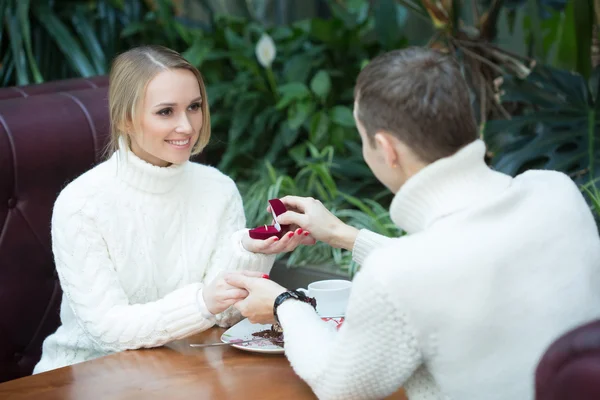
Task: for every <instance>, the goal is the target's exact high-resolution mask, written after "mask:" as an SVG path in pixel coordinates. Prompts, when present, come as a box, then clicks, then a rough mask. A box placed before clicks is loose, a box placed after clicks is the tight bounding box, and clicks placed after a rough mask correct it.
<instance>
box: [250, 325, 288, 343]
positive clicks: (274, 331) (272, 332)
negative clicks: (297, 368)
mask: <svg viewBox="0 0 600 400" xmlns="http://www.w3.org/2000/svg"><path fill="white" fill-rule="evenodd" d="M252 336H255V337H260V338H264V339H268V340H269V341H270V342H271V343H273V344H274V345H276V346H279V347H283V329H282V328H281V325H279V324H278V323H274V324H273V325H271V328H270V329H265V330H262V331H259V332H254V333H253V334H252Z"/></svg>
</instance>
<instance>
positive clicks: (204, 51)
mask: <svg viewBox="0 0 600 400" xmlns="http://www.w3.org/2000/svg"><path fill="white" fill-rule="evenodd" d="M211 50H212V47H211V46H209V45H207V41H206V39H204V38H203V37H201V36H199V37H197V38H196V40H194V42H193V44H192V46H190V48H188V49H187V50H186V51H184V52H183V53H182V54H181V55H182V56H183V57H184V58H185V59H186V60H188V62H189V63H190V64H192V65H193V66H195V67H196V68H200V67H201V66H202V63H203V62H204V60H205V59H206V56H207V55H208V54H209V53H210V51H211Z"/></svg>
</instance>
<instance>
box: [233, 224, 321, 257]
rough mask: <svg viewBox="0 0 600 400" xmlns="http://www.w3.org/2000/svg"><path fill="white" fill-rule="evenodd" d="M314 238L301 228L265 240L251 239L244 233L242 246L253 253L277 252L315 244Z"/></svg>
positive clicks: (285, 251)
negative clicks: (279, 236) (280, 236)
mask: <svg viewBox="0 0 600 400" xmlns="http://www.w3.org/2000/svg"><path fill="white" fill-rule="evenodd" d="M315 243H316V241H315V239H314V238H313V237H312V236H311V235H310V232H308V231H305V230H303V229H301V228H298V229H296V230H295V231H291V232H287V233H286V234H285V235H283V237H282V238H281V239H279V238H278V237H277V236H273V237H270V238H268V239H266V240H257V239H252V238H251V237H250V236H249V235H244V237H243V238H242V246H244V248H245V249H246V250H248V251H251V252H253V253H263V254H279V253H287V252H290V251H294V249H295V248H296V247H298V246H300V245H301V244H304V245H307V246H311V245H313V244H315Z"/></svg>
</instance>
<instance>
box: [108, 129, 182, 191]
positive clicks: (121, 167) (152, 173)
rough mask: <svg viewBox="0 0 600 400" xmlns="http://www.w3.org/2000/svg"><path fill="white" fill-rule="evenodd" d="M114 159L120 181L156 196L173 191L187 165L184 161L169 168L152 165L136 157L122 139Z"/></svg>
mask: <svg viewBox="0 0 600 400" xmlns="http://www.w3.org/2000/svg"><path fill="white" fill-rule="evenodd" d="M115 157H116V158H117V164H118V172H117V173H118V176H119V177H120V178H121V180H123V181H124V182H125V183H127V184H128V185H130V186H132V187H134V188H136V189H139V190H142V191H145V192H148V193H157V194H161V193H167V192H169V191H171V190H173V189H174V188H175V187H176V186H177V184H178V183H179V181H180V180H181V177H182V176H183V173H184V172H185V170H186V169H187V166H188V164H189V161H186V162H185V163H183V164H177V165H176V164H172V165H171V166H169V167H157V166H156V165H152V164H150V163H148V162H146V161H144V160H142V159H141V158H139V157H138V156H136V155H135V154H134V153H133V152H132V151H131V150H130V149H129V145H128V144H127V143H126V141H125V140H124V139H123V137H121V138H120V139H119V149H118V150H117V151H116V152H115Z"/></svg>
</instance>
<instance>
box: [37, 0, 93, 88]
mask: <svg viewBox="0 0 600 400" xmlns="http://www.w3.org/2000/svg"><path fill="white" fill-rule="evenodd" d="M33 12H34V14H35V16H36V18H37V20H38V22H39V23H40V24H42V25H43V26H44V27H45V28H46V31H47V32H48V34H49V35H50V36H52V38H53V40H54V42H55V43H56V44H57V45H58V47H59V48H60V50H61V51H62V53H63V56H64V57H65V58H66V59H67V60H68V61H69V64H70V65H71V67H73V69H74V70H75V71H77V72H78V73H79V75H80V76H83V77H90V76H94V75H97V73H96V70H95V69H94V67H93V66H92V64H91V63H90V61H89V60H88V58H87V57H86V55H85V54H84V52H83V50H82V49H81V46H80V45H79V43H78V42H77V40H76V39H75V38H74V37H73V35H72V34H71V33H70V32H69V30H68V29H67V27H66V26H65V24H64V23H63V22H62V21H61V20H60V19H59V18H58V17H57V16H56V14H54V12H53V11H52V10H51V9H50V8H49V7H48V5H47V4H44V3H36V4H35V6H34V7H33Z"/></svg>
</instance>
